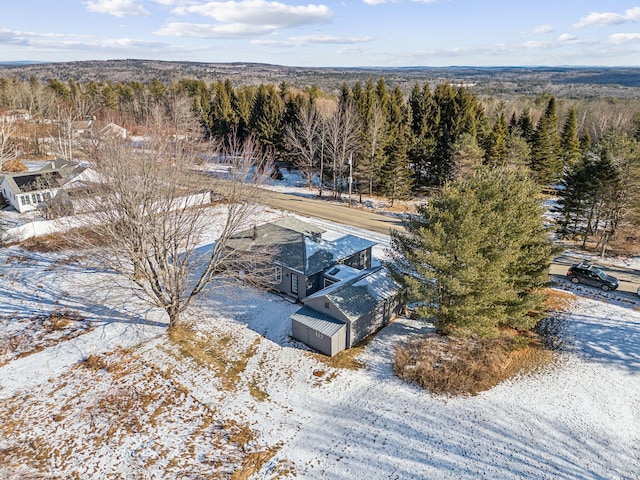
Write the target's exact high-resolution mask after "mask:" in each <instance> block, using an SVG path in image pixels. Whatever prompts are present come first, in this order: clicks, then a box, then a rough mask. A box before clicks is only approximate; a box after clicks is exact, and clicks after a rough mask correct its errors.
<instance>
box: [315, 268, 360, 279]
mask: <svg viewBox="0 0 640 480" xmlns="http://www.w3.org/2000/svg"><path fill="white" fill-rule="evenodd" d="M323 275H324V276H325V277H326V278H328V279H329V280H334V281H336V282H339V281H340V280H346V279H348V278H353V277H355V276H360V275H362V270H358V269H357V268H353V267H350V266H349V265H336V266H335V267H331V268H330V269H328V270H327V271H326V272H324V274H323Z"/></svg>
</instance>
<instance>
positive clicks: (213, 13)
mask: <svg viewBox="0 0 640 480" xmlns="http://www.w3.org/2000/svg"><path fill="white" fill-rule="evenodd" d="M174 12H175V13H178V14H183V15H184V14H187V13H197V14H200V15H203V16H205V17H209V18H213V19H214V20H217V21H219V22H223V23H242V24H249V25H278V26H280V28H286V27H293V26H299V25H307V24H310V23H321V22H327V21H329V20H331V18H332V17H333V12H332V11H331V9H329V7H327V6H325V5H286V4H284V3H281V2H268V1H266V0H241V1H238V2H236V1H227V2H207V3H204V4H202V5H190V6H184V7H178V8H176V9H175V10H174Z"/></svg>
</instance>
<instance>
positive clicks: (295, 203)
mask: <svg viewBox="0 0 640 480" xmlns="http://www.w3.org/2000/svg"><path fill="white" fill-rule="evenodd" d="M263 203H266V204H267V205H270V206H272V207H275V208H280V209H282V210H288V211H290V212H294V213H299V214H300V215H305V216H307V217H316V218H321V219H323V220H329V221H332V222H336V223H342V224H343V225H349V226H351V227H355V228H362V229H364V230H369V231H372V232H376V233H381V234H383V235H389V232H390V231H391V229H396V230H402V229H403V227H402V222H401V221H400V220H399V219H397V218H394V217H389V216H387V215H380V214H379V213H372V212H368V211H366V210H362V209H359V208H349V207H347V206H343V205H336V204H335V203H331V202H327V201H325V200H317V199H315V198H309V197H302V196H299V195H291V194H288V193H280V192H273V191H270V192H269V193H267V194H266V195H265V197H264V199H263Z"/></svg>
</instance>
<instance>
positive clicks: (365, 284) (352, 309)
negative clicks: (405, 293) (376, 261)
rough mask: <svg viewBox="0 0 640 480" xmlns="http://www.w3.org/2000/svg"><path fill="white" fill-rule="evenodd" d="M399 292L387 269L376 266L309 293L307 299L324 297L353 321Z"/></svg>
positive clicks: (398, 286) (398, 287)
mask: <svg viewBox="0 0 640 480" xmlns="http://www.w3.org/2000/svg"><path fill="white" fill-rule="evenodd" d="M399 292H400V285H399V284H398V283H397V282H396V281H395V280H394V279H393V278H391V275H390V274H389V271H388V270H387V269H386V268H384V267H377V268H376V269H372V270H366V271H365V272H364V274H363V275H360V276H358V277H355V278H351V279H349V280H344V281H342V282H338V283H335V284H333V285H331V286H329V287H327V288H324V289H322V290H320V291H318V292H316V293H314V294H313V295H309V296H308V297H307V299H312V298H321V297H326V298H327V299H328V300H330V301H331V302H332V303H333V304H334V305H335V306H336V308H337V309H338V310H340V311H341V312H342V313H343V314H344V315H345V316H346V317H347V318H348V319H349V320H351V321H355V320H357V319H358V318H360V317H361V316H362V315H364V314H365V313H367V312H371V311H373V310H375V308H376V307H377V306H378V305H379V304H380V303H382V302H384V301H385V300H387V299H389V298H392V297H394V296H395V295H397V294H398V293H399Z"/></svg>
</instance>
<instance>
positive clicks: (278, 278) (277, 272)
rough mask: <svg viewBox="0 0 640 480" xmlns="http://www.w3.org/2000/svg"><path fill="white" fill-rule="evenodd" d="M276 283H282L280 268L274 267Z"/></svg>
mask: <svg viewBox="0 0 640 480" xmlns="http://www.w3.org/2000/svg"><path fill="white" fill-rule="evenodd" d="M276 283H282V267H281V266H279V265H276Z"/></svg>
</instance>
